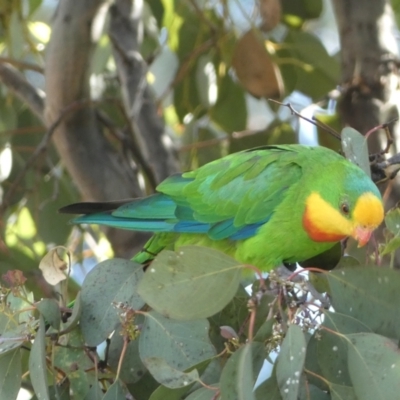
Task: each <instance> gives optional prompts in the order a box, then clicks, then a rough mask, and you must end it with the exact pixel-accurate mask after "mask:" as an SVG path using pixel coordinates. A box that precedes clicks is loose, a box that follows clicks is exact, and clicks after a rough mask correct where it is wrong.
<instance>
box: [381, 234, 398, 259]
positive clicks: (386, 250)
mask: <svg viewBox="0 0 400 400" xmlns="http://www.w3.org/2000/svg"><path fill="white" fill-rule="evenodd" d="M399 247H400V237H394V238H392V239H390V240H389V242H387V243H386V244H385V245H384V247H383V249H381V251H380V255H381V256H385V255H386V254H390V253H393V252H394V251H396V250H397V249H398V248H399Z"/></svg>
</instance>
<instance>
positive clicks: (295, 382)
mask: <svg viewBox="0 0 400 400" xmlns="http://www.w3.org/2000/svg"><path fill="white" fill-rule="evenodd" d="M306 347H307V345H306V338H305V336H304V333H303V331H302V330H301V328H300V327H299V326H297V325H290V326H289V329H288V331H287V333H286V336H285V338H284V340H283V342H282V345H281V351H280V352H279V355H278V358H277V360H276V378H277V380H278V385H279V389H280V392H281V396H282V398H283V400H297V396H298V393H299V389H300V379H301V375H302V372H303V367H304V362H305V358H306Z"/></svg>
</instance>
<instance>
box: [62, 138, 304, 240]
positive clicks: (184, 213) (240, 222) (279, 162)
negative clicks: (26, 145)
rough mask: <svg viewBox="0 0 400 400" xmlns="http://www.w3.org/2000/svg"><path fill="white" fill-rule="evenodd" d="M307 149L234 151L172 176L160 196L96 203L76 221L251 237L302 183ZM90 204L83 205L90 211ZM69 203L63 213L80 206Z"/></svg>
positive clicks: (270, 147)
mask: <svg viewBox="0 0 400 400" xmlns="http://www.w3.org/2000/svg"><path fill="white" fill-rule="evenodd" d="M306 149H307V150H308V149H309V148H308V147H305V146H299V145H295V146H290V145H287V146H266V147H263V148H256V149H252V150H248V151H244V152H241V153H235V154H231V155H229V156H227V157H224V158H222V159H219V160H216V161H213V162H211V163H209V164H206V165H204V166H202V167H200V168H198V169H197V170H194V171H191V172H186V173H183V174H178V175H173V176H171V177H169V178H167V179H166V180H164V181H163V182H162V183H161V184H160V185H159V186H158V187H157V191H158V192H159V193H157V194H155V195H152V196H149V197H147V198H143V199H135V200H133V201H129V202H127V203H126V204H124V205H120V203H118V202H117V203H115V204H117V205H118V206H119V207H118V208H116V209H115V210H112V207H113V203H105V204H106V205H104V204H103V210H101V207H100V206H97V210H95V213H94V214H90V213H89V214H88V215H84V216H82V217H78V218H76V219H75V220H73V222H74V223H89V224H90V223H93V224H102V225H108V226H113V227H117V228H123V229H131V230H142V231H152V232H177V233H183V232H185V233H206V234H207V235H208V236H209V237H210V238H211V239H214V240H220V239H226V238H230V239H233V240H240V239H246V238H248V237H251V236H253V235H255V234H256V232H257V230H258V228H259V227H260V226H262V225H263V224H265V223H267V222H268V220H269V219H270V218H271V216H272V215H273V213H274V210H275V209H276V208H277V207H279V205H280V203H281V202H282V200H283V199H284V197H285V194H286V191H287V189H288V188H290V187H291V186H292V185H294V184H297V183H298V182H299V180H300V179H301V177H302V174H303V170H302V162H304V157H302V153H303V151H302V150H306ZM89 204H90V203H83V205H82V203H81V209H82V210H84V212H85V213H87V212H88V208H90V207H89ZM107 204H110V206H109V208H108V209H107ZM69 207H70V208H69V209H68V206H67V207H66V208H64V209H62V210H61V212H76V211H77V210H78V211H79V205H75V208H74V205H71V206H69ZM74 210H75V211H74ZM98 210H101V211H103V212H100V213H98V212H97V211H98Z"/></svg>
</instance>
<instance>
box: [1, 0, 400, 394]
mask: <svg viewBox="0 0 400 400" xmlns="http://www.w3.org/2000/svg"><path fill="white" fill-rule="evenodd" d="M392 5H393V7H394V9H395V10H396V9H397V8H398V2H397V1H396V2H395V1H394V2H393V4H392ZM326 6H327V3H323V2H322V1H321V0H311V1H310V0H296V1H293V0H291V1H289V0H282V1H281V2H279V1H278V0H263V1H261V0H260V1H259V2H258V3H251V2H250V1H248V2H235V1H195V0H184V1H182V0H180V1H178V0H176V1H168V0H148V1H144V2H141V1H134V2H132V1H129V0H115V1H114V2H106V1H101V0H80V1H72V0H61V1H59V2H50V1H48V2H46V1H41V0H25V1H22V0H17V1H8V2H7V1H5V2H2V3H0V26H1V29H0V42H1V46H0V51H1V56H0V81H1V91H0V125H1V126H0V132H1V135H0V184H1V187H0V189H1V196H2V197H1V206H0V212H1V218H0V220H1V222H2V224H1V230H2V236H1V242H0V244H1V245H0V270H1V274H2V278H1V297H0V398H2V399H3V398H4V399H13V398H16V396H17V394H18V392H19V391H20V388H21V387H23V388H24V389H26V390H28V391H30V392H31V393H34V396H35V398H37V399H108V398H109V399H126V398H130V399H135V400H147V399H150V400H156V399H160V400H161V399H163V400H178V399H189V400H194V399H197V400H200V399H201V400H211V399H224V400H225V399H245V400H252V399H255V400H259V399H267V400H268V399H315V400H317V399H350V400H351V399H359V400H364V399H379V398H382V399H383V398H384V399H394V398H396V396H398V394H397V393H398V391H399V379H398V376H399V368H400V355H399V354H400V353H399V351H398V342H399V338H400V325H399V324H400V315H398V314H399V311H398V304H399V303H400V301H399V300H400V299H399V296H400V295H399V290H398V288H399V287H400V276H399V274H398V272H397V271H396V269H395V268H394V267H396V266H397V261H396V257H395V251H396V250H397V249H398V248H399V247H400V239H399V237H400V211H399V210H398V209H397V208H394V209H391V210H390V211H388V213H387V215H386V219H385V227H384V228H383V230H382V233H381V235H380V236H379V237H378V239H377V240H376V241H375V242H373V243H371V244H370V245H369V247H367V248H366V249H356V248H355V246H354V244H353V243H351V242H349V243H347V249H346V253H347V254H346V256H345V257H341V258H340V257H339V256H340V254H341V248H340V246H337V247H335V248H334V250H333V253H330V254H326V255H324V256H323V257H322V258H319V259H317V260H312V262H310V263H308V264H307V265H308V266H311V267H314V268H312V270H313V273H310V275H309V278H308V274H305V273H304V272H301V273H299V272H295V273H290V272H288V271H286V270H285V269H284V268H283V269H278V270H277V272H273V273H271V274H270V275H269V276H268V279H266V280H264V279H262V278H261V277H259V276H258V275H256V277H255V278H250V277H251V276H252V274H249V272H248V271H247V273H245V274H243V269H246V267H244V266H241V265H238V263H237V262H236V261H235V260H233V259H231V258H229V257H227V256H225V255H224V254H221V253H219V252H217V251H215V250H207V251H204V249H202V248H200V247H195V246H188V247H183V248H180V249H177V251H176V252H171V251H165V252H162V253H161V254H160V255H159V256H158V257H157V258H156V259H155V261H154V262H153V263H152V264H151V266H150V267H149V268H148V269H147V270H146V271H144V270H143V268H142V266H140V265H137V264H135V263H133V262H132V261H129V257H130V256H131V255H132V254H134V253H135V251H137V250H138V249H140V247H141V246H142V244H143V243H144V241H145V240H146V238H147V237H146V236H145V235H142V234H138V233H126V232H118V231H114V230H107V231H101V230H99V229H98V228H96V227H90V228H88V229H87V230H85V231H83V230H79V229H76V228H73V227H72V226H70V225H68V219H69V218H68V217H65V216H63V215H59V214H57V209H58V208H59V207H61V206H63V205H65V204H68V203H70V202H73V201H78V200H80V199H84V200H92V201H96V200H112V199H121V198H126V197H135V196H140V195H143V194H149V193H152V192H153V191H154V188H155V186H156V185H157V183H158V182H160V181H161V180H162V179H164V178H165V177H166V176H168V175H170V174H171V173H173V172H176V171H178V170H187V169H191V168H195V167H197V166H199V165H202V164H204V163H206V162H209V161H211V160H213V159H216V158H218V157H221V156H223V155H225V154H228V153H231V152H235V151H239V150H242V149H245V148H249V147H254V146H258V145H265V144H275V143H293V142H298V140H299V126H300V122H299V119H298V116H296V115H291V114H290V110H289V109H288V108H287V107H284V106H279V105H277V104H276V103H271V102H269V103H267V101H266V99H268V98H273V99H276V100H283V99H285V98H287V96H290V95H291V94H293V92H296V93H302V94H304V95H305V96H308V98H309V99H310V102H313V103H314V104H317V103H318V106H319V107H318V108H316V110H318V111H317V113H316V117H318V118H319V119H320V120H322V121H323V122H325V123H326V124H328V125H329V126H331V127H333V128H334V129H336V131H341V130H342V128H343V127H344V126H345V125H347V124H349V125H351V126H353V127H354V128H356V129H357V130H358V131H360V132H361V133H362V134H365V133H367V131H370V130H371V129H372V128H374V127H375V126H378V125H379V124H381V123H384V122H389V121H390V120H391V119H392V118H393V117H396V116H397V107H396V102H395V101H394V99H395V98H396V96H395V95H396V93H397V92H396V90H397V86H398V85H397V83H396V82H397V72H396V66H397V65H398V59H397V50H396V46H392V44H393V43H394V40H395V39H394V37H393V30H392V29H391V28H393V27H394V25H395V19H394V17H396V14H393V13H392V8H391V5H390V3H389V2H385V1H376V2H369V1H367V0H364V1H344V0H343V1H339V0H335V1H333V9H334V10H335V15H336V18H337V23H338V27H339V36H340V42H341V46H342V51H341V53H340V54H329V53H328V52H327V50H326V49H325V47H324V46H323V44H322V42H321V41H320V39H319V36H318V34H316V33H315V32H313V31H312V27H313V26H315V25H313V23H315V21H317V20H318V18H320V16H321V13H322V12H323V11H324V7H326ZM54 7H55V8H56V9H55V10H54ZM332 18H333V16H332ZM338 84H340V85H341V91H340V93H339V98H338V100H339V102H338V104H339V106H338V107H337V113H335V114H332V113H330V114H329V113H327V112H326V109H328V104H329V101H330V99H331V98H332V96H337V94H336V92H335V91H334V90H335V89H336V87H337V85H338ZM332 91H333V92H332ZM290 98H291V99H293V97H289V99H290ZM336 99H337V97H336ZM287 101H288V100H285V103H286V102H287ZM294 106H295V108H297V107H296V104H294ZM255 109H258V110H261V111H258V112H256V111H255ZM257 118H258V119H260V118H261V119H262V121H263V122H262V123H261V124H259V125H257V127H255V123H254V120H257ZM301 124H303V122H301ZM389 128H390V129H389V130H390V132H391V134H392V136H393V139H394V142H395V143H394V144H396V129H397V127H396V125H395V124H394V123H390V124H389ZM377 132H378V130H376V131H371V132H370V134H368V143H369V144H373V146H374V148H373V151H372V152H373V153H375V155H374V156H373V157H372V158H370V159H369V160H368V153H367V145H366V144H367V141H366V140H367V139H366V137H364V136H362V135H361V134H360V133H358V132H357V131H356V130H354V129H350V128H345V129H344V130H343V131H342V133H341V135H342V140H345V141H346V143H347V144H349V143H350V144H351V146H348V145H347V146H344V147H343V151H344V154H345V156H346V157H348V158H349V159H351V160H352V161H354V162H356V163H359V164H360V165H361V166H362V167H363V168H364V169H365V170H366V172H367V173H369V165H368V164H369V161H371V162H372V178H373V179H374V180H376V181H379V182H380V183H379V184H380V185H381V187H382V191H384V190H386V195H387V196H386V197H385V198H391V199H392V200H393V199H394V200H395V198H393V195H392V197H391V193H396V186H395V185H394V184H393V181H391V178H392V175H393V170H395V169H396V164H397V163H398V159H397V157H398V156H396V155H395V156H393V157H391V156H385V155H384V154H383V153H381V150H382V148H384V147H385V142H383V144H380V142H379V140H378V139H379V135H378V133H377ZM381 132H383V130H381ZM383 137H384V138H385V137H386V136H385V135H383ZM317 139H318V141H319V142H320V143H321V144H324V145H326V146H328V147H331V148H333V149H335V150H339V149H340V148H341V143H340V140H339V139H337V138H336V137H335V136H334V135H331V134H329V133H327V131H326V130H322V129H318V131H317ZM373 141H375V142H374V143H372V142H373ZM392 148H394V152H396V150H395V149H396V147H394V146H393V147H391V149H392ZM385 180H386V181H390V182H389V185H387V183H386V182H385ZM388 188H389V189H388ZM391 191H392V192H391ZM394 202H395V201H392V203H394ZM109 244H111V246H110V245H109ZM63 246H65V247H63ZM339 258H340V260H339V262H337V261H338V259H339ZM80 263H82V264H80ZM88 263H91V264H92V265H95V266H94V268H93V269H92V270H91V271H90V272H89V273H88V274H87V275H86V276H85V278H84V280H83V283H82V284H81V285H78V284H77V283H76V282H75V281H74V280H73V279H71V278H70V277H69V274H70V273H71V272H70V271H71V266H72V265H74V270H75V275H74V276H77V275H76V271H80V270H81V269H84V268H85V267H86V266H87V265H88ZM336 264H338V265H336ZM334 266H336V268H334V269H333V270H332V271H330V272H327V271H324V270H323V269H324V268H327V267H330V268H332V267H334ZM255 267H256V266H255ZM315 267H320V268H322V270H319V271H320V272H319V273H315V272H316V271H317V269H315ZM252 271H253V270H252ZM285 271H286V272H285ZM246 286H247V290H245V287H246ZM263 365H264V368H263ZM268 370H269V371H270V372H267V371H268ZM260 371H262V375H263V376H264V378H262V379H261V378H260V379H258V380H257V377H258V376H259V373H260ZM256 380H257V385H256V388H255V382H256Z"/></svg>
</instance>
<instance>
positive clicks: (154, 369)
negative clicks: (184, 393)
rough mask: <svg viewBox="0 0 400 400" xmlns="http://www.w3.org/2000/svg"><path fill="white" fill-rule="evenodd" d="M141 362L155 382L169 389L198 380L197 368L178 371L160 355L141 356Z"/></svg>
mask: <svg viewBox="0 0 400 400" xmlns="http://www.w3.org/2000/svg"><path fill="white" fill-rule="evenodd" d="M143 362H144V364H145V365H146V367H147V368H148V370H149V371H150V372H151V374H152V375H153V377H154V378H155V379H156V381H157V382H160V383H161V384H162V385H164V386H166V387H168V388H171V389H175V388H180V387H185V386H188V385H190V384H191V383H193V382H196V381H198V380H199V374H198V372H197V370H195V369H194V370H192V371H190V372H187V373H186V372H182V371H179V370H177V369H175V368H172V367H171V366H170V365H168V363H167V362H166V361H165V360H164V359H163V358H160V357H149V358H143Z"/></svg>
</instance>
